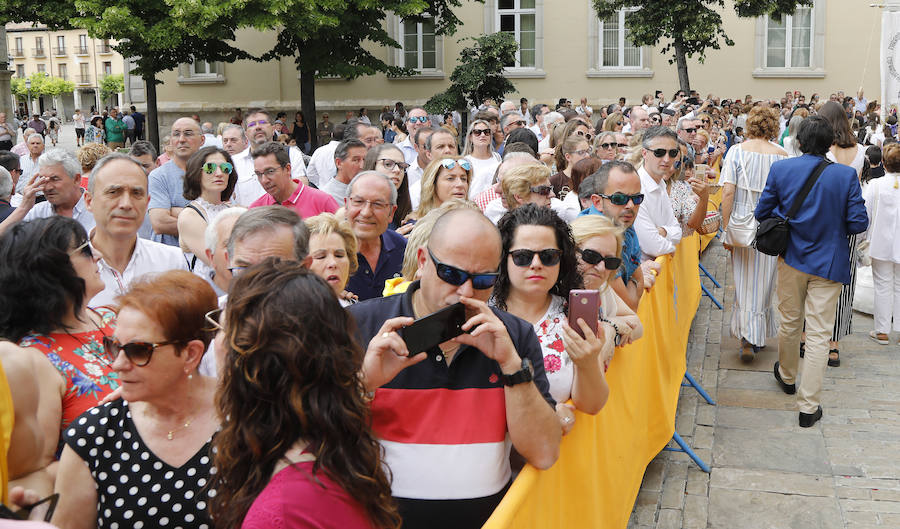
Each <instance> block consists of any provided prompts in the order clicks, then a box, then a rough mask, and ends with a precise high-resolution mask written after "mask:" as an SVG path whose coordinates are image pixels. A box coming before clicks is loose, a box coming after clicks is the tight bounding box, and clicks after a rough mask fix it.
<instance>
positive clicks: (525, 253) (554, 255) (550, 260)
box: [509, 248, 562, 267]
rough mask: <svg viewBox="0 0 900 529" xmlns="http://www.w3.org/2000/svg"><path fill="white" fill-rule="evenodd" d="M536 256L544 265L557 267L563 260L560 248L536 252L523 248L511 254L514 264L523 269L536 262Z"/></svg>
mask: <svg viewBox="0 0 900 529" xmlns="http://www.w3.org/2000/svg"><path fill="white" fill-rule="evenodd" d="M535 255H537V256H538V257H539V258H540V260H541V264H542V265H544V266H556V265H558V264H559V260H560V259H562V250H560V249H558V248H545V249H543V250H539V251H535V250H528V249H526V248H522V249H519V250H513V251H511V252H509V256H510V257H512V262H513V264H514V265H516V266H521V267H526V266H531V263H533V262H534V256H535Z"/></svg>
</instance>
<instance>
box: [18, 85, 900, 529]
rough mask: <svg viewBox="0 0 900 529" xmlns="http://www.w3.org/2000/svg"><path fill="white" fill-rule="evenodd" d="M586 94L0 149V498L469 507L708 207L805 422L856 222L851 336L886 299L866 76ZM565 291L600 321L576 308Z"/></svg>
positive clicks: (569, 404)
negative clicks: (757, 86)
mask: <svg viewBox="0 0 900 529" xmlns="http://www.w3.org/2000/svg"><path fill="white" fill-rule="evenodd" d="M580 103H581V104H580V105H577V106H575V107H573V106H572V102H571V101H570V100H568V99H565V98H563V99H560V100H559V101H558V102H557V103H556V104H554V105H553V106H552V107H551V106H549V105H546V104H541V103H538V104H534V105H529V103H528V101H527V100H526V99H524V98H523V99H522V100H520V101H519V102H518V103H517V102H515V101H504V102H502V103H501V104H499V105H496V104H495V103H494V102H493V101H490V100H488V101H485V102H484V103H483V104H482V105H480V106H478V107H476V108H473V109H471V112H470V115H469V116H466V118H467V119H466V120H465V121H463V120H462V116H460V115H459V113H456V112H449V113H447V114H444V115H437V116H433V115H429V114H428V112H426V111H425V109H423V108H421V107H412V108H409V109H407V108H406V107H405V106H404V105H403V104H402V103H397V105H396V106H395V108H394V109H393V110H391V109H387V108H385V109H383V112H382V114H381V115H380V126H378V125H379V124H373V123H372V122H371V121H370V120H369V118H368V116H367V111H366V109H360V111H359V112H350V113H348V116H347V120H346V121H344V122H343V123H331V122H330V121H329V119H328V115H327V114H326V115H325V116H324V120H323V122H322V123H320V124H319V125H318V126H317V127H316V130H315V131H313V130H310V128H309V126H308V125H306V122H305V120H304V119H303V115H302V113H297V114H296V116H295V120H294V122H293V123H289V124H286V123H285V114H284V113H274V112H271V111H269V110H266V109H250V110H248V111H246V112H243V113H241V112H238V113H237V114H236V116H235V117H234V118H232V119H231V123H222V124H220V126H219V127H218V128H217V130H214V129H212V125H211V123H203V122H201V121H200V119H199V116H185V117H181V118H179V119H176V120H175V121H174V122H173V123H172V125H171V129H170V131H169V134H168V135H167V136H166V137H165V138H164V140H163V147H164V153H162V154H159V153H157V151H156V149H155V148H154V147H153V145H151V144H150V143H148V142H146V141H142V140H141V139H140V136H139V135H130V136H129V135H127V133H123V136H124V139H123V140H122V141H119V138H118V136H114V135H113V136H110V132H111V130H112V128H113V127H109V126H105V125H104V128H103V131H105V132H103V133H102V134H101V136H102V137H103V140H102V141H97V138H98V137H99V136H97V133H96V131H90V129H88V131H89V132H90V133H88V132H85V133H84V143H83V144H82V142H81V141H79V142H78V143H79V149H78V150H77V152H68V151H66V150H64V149H61V148H53V147H49V148H47V147H45V144H44V139H43V135H42V134H41V133H40V132H38V131H32V132H31V133H29V132H28V130H26V131H25V132H26V134H25V136H24V138H23V141H22V143H19V144H16V145H15V146H12V147H11V149H12V152H10V151H2V152H0V220H2V222H0V283H2V284H3V285H4V288H3V289H2V290H0V337H2V338H3V339H5V340H6V341H3V342H0V361H2V362H3V365H4V368H5V370H6V374H7V379H8V384H9V386H10V390H11V392H12V394H13V397H14V400H15V402H16V409H15V417H16V426H15V429H14V430H13V432H12V437H11V443H10V451H9V454H8V455H7V457H6V459H7V462H8V463H9V476H10V479H11V484H12V485H13V486H14V487H16V490H15V496H16V497H20V496H21V494H22V492H21V491H22V489H27V490H28V491H30V492H29V493H37V494H38V495H39V496H41V497H43V496H46V495H48V494H50V493H52V492H54V491H55V492H58V493H59V503H58V506H57V507H56V509H55V512H54V514H53V517H52V520H51V522H52V523H53V524H54V525H56V526H58V527H62V528H81V527H84V528H88V527H126V526H127V527H142V526H143V527H151V526H152V527H164V526H176V527H213V526H216V527H238V526H240V527H247V528H254V527H275V526H278V527H384V528H388V527H400V526H401V524H402V526H403V527H405V528H417V527H429V528H431V527H454V528H459V527H473V528H474V527H480V526H481V525H482V524H483V523H484V522H485V520H486V519H487V518H488V517H489V516H490V514H491V513H492V512H493V510H494V508H495V507H496V506H497V504H498V503H499V501H500V499H501V498H502V496H503V495H504V493H505V492H506V490H507V489H508V487H509V485H510V483H511V480H512V477H513V475H514V474H515V472H517V471H518V469H519V468H520V467H521V465H522V464H523V461H524V462H528V463H530V464H532V465H534V466H536V467H538V468H548V467H550V466H551V465H553V464H554V462H555V461H556V459H557V457H558V455H559V446H560V441H561V438H562V437H563V436H564V435H566V434H568V433H569V432H570V431H571V429H572V428H573V427H575V426H576V422H577V415H576V413H575V411H579V412H581V413H586V414H596V413H598V412H600V410H601V409H602V408H603V407H604V405H605V403H606V402H607V399H609V398H610V397H611V396H610V388H609V386H608V385H607V383H606V372H607V370H608V369H615V363H612V359H613V354H614V352H615V350H616V347H617V346H621V345H626V344H629V343H632V342H634V341H635V340H640V339H641V337H642V335H643V333H644V327H643V325H642V323H641V321H640V319H639V317H638V316H637V309H638V306H639V304H640V300H641V299H642V296H643V295H644V293H646V292H647V291H648V290H650V289H652V288H653V286H654V281H655V277H656V273H657V271H658V270H659V266H660V265H659V264H658V263H657V261H656V259H657V258H658V257H660V256H664V255H667V254H672V253H674V252H675V251H676V248H677V247H678V245H679V243H680V241H681V240H682V239H683V238H685V237H688V236H691V235H692V234H693V233H694V232H700V233H715V232H716V231H717V229H720V230H721V234H722V238H723V242H724V244H725V247H726V248H727V249H728V250H730V251H731V259H732V264H733V270H734V277H735V286H736V295H735V300H734V307H733V311H732V321H731V332H732V333H733V334H734V335H735V336H736V337H738V338H740V339H741V344H742V345H741V351H740V354H741V356H742V358H743V359H745V360H747V361H753V360H754V358H755V357H754V353H755V352H756V351H758V349H759V348H761V347H763V346H765V344H766V339H767V338H768V337H771V336H774V335H776V334H777V335H778V337H779V338H778V341H779V348H780V358H779V362H778V363H776V364H775V368H774V375H775V378H776V379H777V380H778V381H779V383H780V384H781V387H782V389H783V390H784V391H785V392H788V393H794V392H795V391H796V384H797V380H798V375H797V370H798V364H799V357H800V356H802V353H801V351H805V355H806V356H805V358H806V364H805V367H804V372H803V377H802V380H801V381H799V384H800V395H799V396H798V406H799V408H800V424H801V426H811V425H812V424H814V423H815V422H816V420H818V418H819V417H821V413H822V412H821V407H820V406H819V392H820V390H821V383H822V374H823V373H824V369H825V365H826V363H827V364H828V365H839V352H838V343H839V340H840V339H841V338H842V337H843V336H845V335H846V334H847V333H849V332H850V318H851V315H852V310H851V303H852V298H853V287H854V281H853V278H854V277H855V269H856V260H857V255H858V254H859V253H861V252H860V249H861V248H864V247H865V245H866V244H865V243H864V242H863V241H864V239H866V238H867V239H868V240H869V241H871V244H870V245H869V250H868V252H863V253H867V254H870V255H871V259H872V263H873V270H874V271H875V278H876V320H875V325H876V328H875V329H874V330H873V332H872V337H873V339H876V340H879V342H883V343H886V342H887V340H888V339H889V338H888V336H887V335H888V333H889V332H890V330H891V320H892V317H893V315H894V312H896V311H900V308H898V307H900V301H897V300H900V287H898V286H895V285H900V280H897V279H896V278H897V277H898V274H900V268H898V265H900V254H897V253H896V251H895V250H893V248H894V244H893V243H892V241H893V238H892V236H891V233H892V231H894V230H896V229H897V228H898V227H900V226H898V224H900V215H897V214H896V213H895V212H896V210H897V206H896V204H900V201H897V200H894V199H893V196H894V195H896V194H897V193H898V191H896V190H897V189H898V185H897V181H898V180H897V179H898V174H900V145H898V144H897V143H896V141H895V140H894V138H895V134H896V128H893V129H892V128H891V127H892V126H893V127H896V119H895V117H894V116H891V117H890V118H888V120H887V122H888V124H886V125H885V126H883V127H882V128H880V129H879V128H878V126H877V125H878V124H877V123H876V124H875V125H872V123H873V122H874V120H876V119H878V118H877V112H878V109H877V108H876V106H875V104H874V103H871V104H870V103H868V102H867V101H866V100H865V98H864V97H863V94H862V91H860V92H859V93H858V94H857V97H856V98H853V97H849V98H845V97H844V96H843V94H842V93H835V94H833V95H832V96H831V98H829V101H819V98H818V96H817V95H813V96H812V97H810V100H809V103H807V102H806V100H805V98H804V96H803V95H802V94H800V93H799V92H786V93H785V96H784V98H781V99H780V100H754V99H753V98H752V97H751V96H750V95H747V96H746V97H745V98H742V99H735V100H721V99H719V98H717V97H715V96H713V95H709V96H708V97H706V98H700V97H699V95H698V94H696V93H695V92H690V93H685V92H684V91H678V92H677V93H676V94H675V95H674V96H673V98H672V100H671V101H666V100H665V98H664V96H663V94H662V93H661V92H657V93H656V94H655V95H650V94H647V95H645V96H644V97H643V98H641V101H640V103H637V102H633V103H632V104H626V103H627V101H626V100H625V98H622V99H621V100H620V101H619V103H614V104H610V105H606V106H603V107H601V108H599V109H598V110H596V111H595V110H594V109H593V108H592V107H591V106H589V105H588V101H587V98H583V99H582V100H581V102H580ZM132 110H134V109H133V107H132ZM860 115H862V116H866V117H865V123H862V122H861V121H860V119H859V116H860ZM873 116H876V117H874V118H873ZM0 117H2V116H0ZM109 119H112V120H113V121H114V122H115V123H113V125H115V127H118V125H116V123H118V122H119V121H121V120H120V119H119V118H118V117H117V109H113V110H111V111H110V117H109V118H107V120H109ZM82 120H83V121H82V123H84V122H85V121H87V120H86V119H84V118H82ZM93 121H94V120H93V119H92V120H90V122H91V123H92V122H93ZM92 126H93V125H92ZM854 129H857V130H859V131H860V132H859V134H854V133H853V131H854ZM2 130H3V129H0V132H2ZM127 130H129V129H128V127H127V126H126V127H125V131H127ZM869 131H871V132H869ZM120 132H122V131H120ZM864 132H865V134H864ZM16 133H17V130H16V129H12V130H11V131H10V136H11V140H10V143H11V144H12V143H15V140H17V139H18V137H17V134H16ZM81 137H82V134H81V133H79V140H80V139H81ZM2 139H3V136H2V135H0V140H2ZM126 141H127V142H128V145H129V147H130V148H129V149H128V150H127V151H125V150H124V149H121V148H122V147H124V146H125V143H126ZM103 142H105V144H104V143H103ZM858 142H863V143H865V142H868V143H871V144H872V146H871V147H868V148H866V147H864V146H862V145H861V144H859V143H858ZM314 143H318V144H319V146H318V148H316V149H315V150H313V151H312V152H310V151H311V148H312V146H313V144H314ZM882 149H883V152H882ZM120 151H122V152H120ZM17 152H18V153H19V154H16V153H17ZM826 156H827V157H828V158H829V159H831V160H832V161H833V162H834V163H831V164H828V165H827V167H825V168H824V170H823V171H821V175H820V176H818V178H819V180H820V181H821V182H823V183H822V184H820V185H818V186H815V187H814V188H813V191H812V193H811V194H810V198H809V199H807V202H805V204H807V206H806V207H804V208H803V209H801V211H800V213H798V214H797V215H795V216H794V217H793V218H792V219H791V229H792V239H791V243H790V245H789V247H788V250H787V252H786V253H785V254H784V255H783V256H782V257H772V256H768V255H765V254H763V253H761V252H759V251H757V250H756V249H755V248H754V247H753V246H752V234H751V236H750V239H749V240H748V239H747V237H748V235H747V234H748V233H751V232H752V231H755V225H756V223H757V222H758V220H762V219H764V218H766V217H768V216H770V215H771V214H773V213H774V214H777V215H780V216H782V217H783V216H785V215H786V212H787V211H788V210H789V209H790V206H791V204H792V197H795V196H796V195H797V194H798V193H799V192H800V187H802V184H803V181H804V180H803V179H801V178H797V177H796V175H797V174H800V173H802V172H804V171H805V173H804V174H809V173H811V172H812V171H813V169H815V168H816V167H818V166H819V164H820V162H821V161H822V160H823V159H825V157H826ZM792 157H793V158H792ZM882 158H883V160H884V165H883V168H882V165H881V160H882ZM792 164H793V165H792ZM846 166H849V167H846ZM851 167H852V169H851ZM882 175H884V176H882ZM879 176H882V177H881V178H879V179H877V180H876V178H878V177H879ZM861 183H862V186H863V187H864V188H865V191H861ZM717 186H718V187H722V201H721V208H720V210H719V211H716V208H715V207H710V203H711V197H712V195H714V194H715V188H716V187H717ZM863 196H865V201H864V200H863ZM826 217H827V219H828V220H827V221H826V220H823V219H825V218H826ZM870 218H871V219H872V223H871V229H870V230H869V231H868V236H867V237H866V236H863V235H861V234H863V233H866V230H867V227H868V226H869V220H868V219H870ZM585 289H586V290H589V291H596V292H597V295H598V297H599V299H600V305H601V311H600V313H599V314H598V315H597V321H585V320H584V318H580V317H579V318H577V319H576V321H570V320H569V317H568V316H569V313H570V309H572V307H570V306H569V300H570V295H571V294H572V293H573V292H575V291H581V290H585ZM879 289H881V290H879ZM776 290H777V292H778V298H779V306H778V315H776V310H775V308H774V307H773V294H774V293H775V292H776ZM457 304H461V305H462V307H463V308H464V311H465V318H464V322H461V327H460V329H461V331H464V332H463V333H462V334H459V335H458V336H455V337H454V338H451V339H449V340H446V341H444V342H443V343H440V344H437V345H434V346H432V347H430V348H427V350H418V349H415V348H413V349H412V350H410V349H411V348H410V347H408V346H407V341H406V340H405V339H404V328H406V327H408V326H410V325H411V324H413V322H414V321H416V320H418V319H421V318H423V317H426V316H429V315H432V314H435V313H436V312H438V311H441V310H446V309H447V308H448V307H451V306H456V305H457ZM804 307H805V310H804ZM779 315H780V323H779V317H778V316H779ZM804 322H805V333H806V337H805V342H806V345H805V346H803V345H802V344H801V341H802V340H801V333H802V332H804ZM894 326H895V327H894V329H895V330H900V324H898V323H895V324H894ZM829 339H830V340H831V345H829V343H828V341H829ZM828 349H831V350H832V357H829V356H828V355H829V353H828ZM13 374H14V375H13ZM816 415H818V416H816Z"/></svg>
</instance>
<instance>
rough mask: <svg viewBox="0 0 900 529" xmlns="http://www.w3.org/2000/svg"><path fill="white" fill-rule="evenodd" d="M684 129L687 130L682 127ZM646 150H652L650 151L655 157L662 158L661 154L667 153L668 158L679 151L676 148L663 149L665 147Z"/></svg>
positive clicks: (674, 155)
mask: <svg viewBox="0 0 900 529" xmlns="http://www.w3.org/2000/svg"><path fill="white" fill-rule="evenodd" d="M684 130H687V129H684ZM647 150H648V151H650V152H652V153H653V156H656V157H657V158H662V157H663V156H665V155H666V153H669V158H674V157H676V156H678V153H680V152H681V151H679V150H678V149H669V150H665V149H647Z"/></svg>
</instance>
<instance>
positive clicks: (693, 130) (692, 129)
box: [660, 127, 697, 158]
mask: <svg viewBox="0 0 900 529" xmlns="http://www.w3.org/2000/svg"><path fill="white" fill-rule="evenodd" d="M681 130H683V131H685V132H687V133H688V134H693V133H695V132H697V128H696V127H691V128H689V129H681ZM660 158H662V157H660Z"/></svg>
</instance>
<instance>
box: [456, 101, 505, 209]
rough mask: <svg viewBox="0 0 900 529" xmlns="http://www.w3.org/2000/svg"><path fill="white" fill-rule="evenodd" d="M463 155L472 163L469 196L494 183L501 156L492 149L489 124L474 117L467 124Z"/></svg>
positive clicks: (475, 194)
mask: <svg viewBox="0 0 900 529" xmlns="http://www.w3.org/2000/svg"><path fill="white" fill-rule="evenodd" d="M463 155H464V156H465V157H466V158H467V159H468V160H469V161H470V162H471V163H472V179H471V180H470V181H469V196H471V197H474V196H477V195H478V193H481V192H482V191H484V190H485V189H487V188H489V187H491V184H493V183H494V173H495V172H496V171H497V166H498V165H500V162H501V161H502V158H500V155H499V154H497V152H496V151H494V146H493V144H492V143H491V124H490V123H488V122H487V121H485V120H483V119H476V120H475V121H473V122H472V124H471V125H469V132H468V133H467V134H466V145H465V148H464V149H463Z"/></svg>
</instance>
